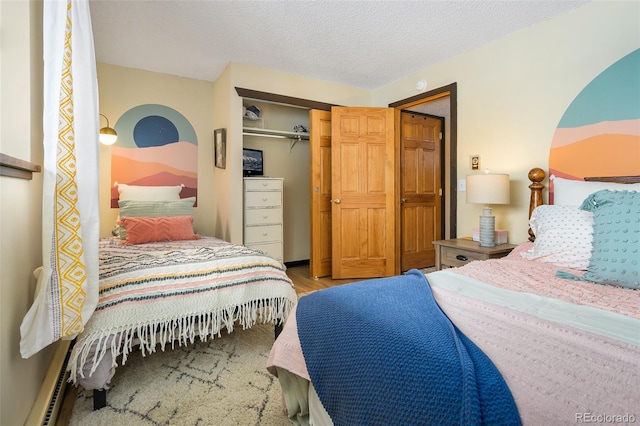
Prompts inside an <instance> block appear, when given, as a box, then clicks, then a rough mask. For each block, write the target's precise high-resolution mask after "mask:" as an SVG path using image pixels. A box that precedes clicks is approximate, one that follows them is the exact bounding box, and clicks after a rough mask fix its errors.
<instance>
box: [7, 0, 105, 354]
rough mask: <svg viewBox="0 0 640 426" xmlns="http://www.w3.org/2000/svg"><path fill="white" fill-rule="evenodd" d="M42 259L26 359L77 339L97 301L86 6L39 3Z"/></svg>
mask: <svg viewBox="0 0 640 426" xmlns="http://www.w3.org/2000/svg"><path fill="white" fill-rule="evenodd" d="M43 17H44V28H43V30H44V117H43V126H44V182H43V206H42V257H43V266H42V267H41V268H38V270H37V271H36V273H35V274H36V276H37V278H38V284H37V287H36V295H35V300H34V303H33V306H32V307H31V309H30V310H29V312H27V315H26V316H25V318H24V320H23V322H22V325H21V327H20V333H21V336H22V339H21V341H20V352H21V354H22V356H23V357H24V358H28V357H30V356H31V355H33V354H35V353H36V352H38V351H40V350H41V349H42V348H44V347H45V346H47V345H49V344H51V343H53V342H55V341H57V340H59V339H72V338H74V337H75V336H76V335H78V333H80V332H81V331H82V330H83V328H84V324H85V323H86V322H87V320H88V319H89V317H90V316H91V314H92V313H93V310H94V309H95V306H96V303H97V300H98V240H99V219H100V217H99V206H98V199H99V193H98V163H99V162H98V125H99V123H98V85H97V77H96V66H95V56H94V50H93V33H92V30H91V16H90V12H89V2H88V1H87V0H67V1H57V0H45V1H44V15H43Z"/></svg>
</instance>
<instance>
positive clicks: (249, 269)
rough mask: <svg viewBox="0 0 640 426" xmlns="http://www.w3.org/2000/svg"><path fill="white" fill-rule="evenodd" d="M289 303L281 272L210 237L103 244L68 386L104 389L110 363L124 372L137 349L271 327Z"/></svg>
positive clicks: (291, 297)
mask: <svg viewBox="0 0 640 426" xmlns="http://www.w3.org/2000/svg"><path fill="white" fill-rule="evenodd" d="M296 301H297V298H296V293H295V290H294V289H293V284H292V282H291V280H290V279H289V278H288V277H287V275H286V273H285V268H284V266H283V265H282V264H281V263H280V262H278V261H276V260H274V259H271V258H270V257H267V256H265V255H264V254H262V253H261V252H258V251H256V250H253V249H249V248H247V247H244V246H240V245H235V244H230V243H228V242H225V241H222V240H219V239H216V238H211V237H202V239H200V240H189V241H172V242H162V243H150V244H141V245H133V246H131V245H126V246H123V245H120V240H119V239H114V238H108V239H103V240H101V242H100V299H99V302H98V306H97V308H96V310H95V312H94V314H93V316H92V317H91V318H90V320H89V321H88V322H87V325H86V327H85V329H84V331H83V332H82V333H81V334H80V335H79V336H78V338H77V341H76V343H75V345H74V347H73V350H72V353H71V357H70V360H69V366H68V369H69V370H70V380H71V381H73V382H74V383H77V384H80V385H82V386H83V387H85V388H86V389H100V388H104V387H106V385H107V384H108V383H109V381H110V380H111V377H112V376H113V373H114V371H115V367H116V366H117V357H118V356H119V355H122V361H121V362H122V364H124V363H125V362H126V359H127V355H128V354H129V353H130V352H131V351H132V350H133V347H134V345H136V344H139V346H140V350H141V351H142V354H143V355H145V354H146V353H152V352H154V351H155V350H156V347H157V346H158V345H160V348H161V349H162V350H164V349H165V346H166V345H167V344H168V343H170V344H171V346H172V347H173V346H174V345H175V344H176V343H177V344H179V345H182V344H188V343H193V342H194V339H195V337H196V335H198V336H200V339H202V340H206V339H207V338H210V337H211V338H212V337H214V336H216V335H218V336H219V335H220V332H221V330H222V329H223V328H226V329H227V331H228V332H232V331H233V327H234V324H235V323H236V322H237V323H238V324H240V325H241V326H242V327H243V328H247V327H251V326H252V325H253V324H255V323H256V322H261V323H274V324H275V323H276V322H277V321H279V320H284V319H286V317H287V316H288V315H289V312H290V311H291V309H292V307H293V306H294V305H295V303H296ZM107 363H108V364H107ZM101 364H102V367H100V365H101Z"/></svg>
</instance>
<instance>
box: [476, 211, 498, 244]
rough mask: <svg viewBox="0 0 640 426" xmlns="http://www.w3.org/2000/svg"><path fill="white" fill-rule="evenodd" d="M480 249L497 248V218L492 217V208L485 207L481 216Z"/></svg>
mask: <svg viewBox="0 0 640 426" xmlns="http://www.w3.org/2000/svg"><path fill="white" fill-rule="evenodd" d="M479 242H480V247H495V246H496V218H495V216H492V215H491V208H490V207H485V208H484V210H483V213H482V216H480V239H479Z"/></svg>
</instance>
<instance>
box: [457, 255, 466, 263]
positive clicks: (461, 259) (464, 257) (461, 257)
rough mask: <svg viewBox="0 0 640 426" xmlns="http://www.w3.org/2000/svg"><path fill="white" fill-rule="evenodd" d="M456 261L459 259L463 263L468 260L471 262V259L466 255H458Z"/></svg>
mask: <svg viewBox="0 0 640 426" xmlns="http://www.w3.org/2000/svg"><path fill="white" fill-rule="evenodd" d="M456 259H458V260H459V261H461V262H466V261H467V260H469V258H468V257H467V256H465V255H464V254H459V255H457V256H456Z"/></svg>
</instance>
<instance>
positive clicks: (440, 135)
mask: <svg viewBox="0 0 640 426" xmlns="http://www.w3.org/2000/svg"><path fill="white" fill-rule="evenodd" d="M438 137H439V138H440V140H442V132H440V134H439V136H438Z"/></svg>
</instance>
